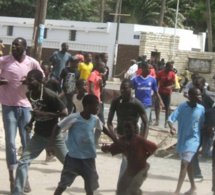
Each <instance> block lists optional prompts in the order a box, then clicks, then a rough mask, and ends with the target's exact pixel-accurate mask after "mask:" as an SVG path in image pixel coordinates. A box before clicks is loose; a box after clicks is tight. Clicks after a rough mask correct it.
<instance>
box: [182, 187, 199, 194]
mask: <svg viewBox="0 0 215 195" xmlns="http://www.w3.org/2000/svg"><path fill="white" fill-rule="evenodd" d="M195 194H196V188H190V190H189V191H187V192H185V193H184V195H195Z"/></svg>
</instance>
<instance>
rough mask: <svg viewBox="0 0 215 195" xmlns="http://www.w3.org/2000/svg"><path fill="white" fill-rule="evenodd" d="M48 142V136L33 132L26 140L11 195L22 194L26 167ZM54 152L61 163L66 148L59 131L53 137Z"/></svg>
mask: <svg viewBox="0 0 215 195" xmlns="http://www.w3.org/2000/svg"><path fill="white" fill-rule="evenodd" d="M49 142H50V137H43V136H39V135H37V134H34V135H33V137H32V138H31V140H30V141H29V142H28V144H27V146H26V148H25V150H24V152H23V154H22V156H21V159H20V160H19V164H18V168H17V171H16V179H15V187H14V190H13V193H12V194H13V195H22V194H23V190H24V186H25V182H26V179H27V176H28V167H29V165H30V163H31V162H32V161H33V160H34V159H35V158H37V157H38V156H39V155H40V153H41V152H42V151H43V150H44V149H46V148H47V147H48V146H49ZM54 154H55V156H56V157H57V158H58V159H59V160H60V162H61V163H62V164H63V163H64V160H65V157H66V154H67V149H66V145H65V141H64V139H63V137H62V135H61V133H60V134H58V135H57V136H56V138H55V145H54Z"/></svg>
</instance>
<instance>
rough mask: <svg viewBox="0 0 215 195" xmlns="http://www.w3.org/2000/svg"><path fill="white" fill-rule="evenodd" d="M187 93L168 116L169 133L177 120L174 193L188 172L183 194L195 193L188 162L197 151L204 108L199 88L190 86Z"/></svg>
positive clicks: (191, 171) (173, 129)
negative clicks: (178, 166) (187, 185)
mask: <svg viewBox="0 0 215 195" xmlns="http://www.w3.org/2000/svg"><path fill="white" fill-rule="evenodd" d="M188 95H189V101H188V102H185V103H182V104H180V105H179V106H178V108H177V109H176V110H175V111H174V112H173V113H172V114H171V115H170V116H169V118H168V124H169V127H170V133H171V134H175V128H174V127H173V123H174V122H175V121H176V120H177V121H178V143H177V147H176V151H177V152H178V153H179V154H180V157H181V170H180V174H179V178H178V184H177V188H176V190H175V193H174V194H175V195H179V194H180V190H181V187H182V184H183V182H184V178H185V176H186V172H187V173H188V177H189V180H190V184H191V188H190V190H189V191H188V192H186V193H185V194H186V195H192V194H195V193H196V185H195V183H194V178H193V167H192V163H190V162H191V160H192V158H193V156H194V155H195V153H196V152H197V150H198V147H199V144H200V127H201V126H202V125H203V123H204V114H205V109H204V107H203V106H202V105H200V104H199V103H200V102H201V100H202V96H201V92H200V90H199V89H196V88H191V89H190V90H189V92H188Z"/></svg>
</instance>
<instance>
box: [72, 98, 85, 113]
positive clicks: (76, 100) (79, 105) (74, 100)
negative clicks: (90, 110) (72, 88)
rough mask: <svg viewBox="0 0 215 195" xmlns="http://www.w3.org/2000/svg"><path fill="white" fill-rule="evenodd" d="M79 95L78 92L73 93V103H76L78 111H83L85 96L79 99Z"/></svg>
mask: <svg viewBox="0 0 215 195" xmlns="http://www.w3.org/2000/svg"><path fill="white" fill-rule="evenodd" d="M77 95H78V94H74V95H73V104H74V105H75V108H76V112H82V111H83V105H82V100H83V98H84V97H83V98H82V99H81V100H78V99H77Z"/></svg>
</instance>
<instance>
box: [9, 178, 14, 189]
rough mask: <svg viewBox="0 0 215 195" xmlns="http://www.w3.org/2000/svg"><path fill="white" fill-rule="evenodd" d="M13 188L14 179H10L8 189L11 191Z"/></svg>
mask: <svg viewBox="0 0 215 195" xmlns="http://www.w3.org/2000/svg"><path fill="white" fill-rule="evenodd" d="M13 188H14V180H10V191H11V192H12V191H13Z"/></svg>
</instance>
